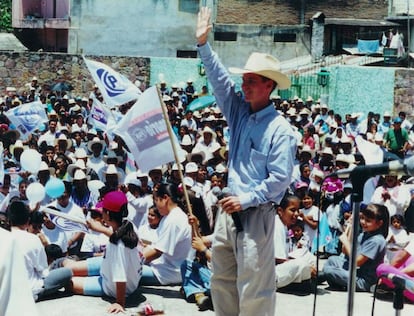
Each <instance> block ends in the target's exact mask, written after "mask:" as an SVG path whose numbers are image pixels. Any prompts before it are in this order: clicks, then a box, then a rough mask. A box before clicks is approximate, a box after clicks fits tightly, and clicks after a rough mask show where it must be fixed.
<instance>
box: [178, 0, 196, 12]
mask: <svg viewBox="0 0 414 316" xmlns="http://www.w3.org/2000/svg"><path fill="white" fill-rule="evenodd" d="M199 3H200V1H199V0H179V1H178V11H182V12H188V13H198V10H199Z"/></svg>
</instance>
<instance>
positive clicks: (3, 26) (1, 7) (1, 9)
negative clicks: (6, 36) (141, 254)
mask: <svg viewBox="0 0 414 316" xmlns="http://www.w3.org/2000/svg"><path fill="white" fill-rule="evenodd" d="M12 30H13V28H12V0H1V1H0V32H11V31H12Z"/></svg>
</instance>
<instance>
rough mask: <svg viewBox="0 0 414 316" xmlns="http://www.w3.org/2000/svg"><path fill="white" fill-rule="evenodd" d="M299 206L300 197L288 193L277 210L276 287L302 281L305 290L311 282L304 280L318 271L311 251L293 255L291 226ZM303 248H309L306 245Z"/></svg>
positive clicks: (275, 243)
mask: <svg viewBox="0 0 414 316" xmlns="http://www.w3.org/2000/svg"><path fill="white" fill-rule="evenodd" d="M299 207H300V199H299V198H298V197H297V196H294V195H286V196H285V197H284V198H283V199H282V201H281V202H280V204H279V206H278V207H277V210H276V211H277V215H276V217H275V233H274V247H275V261H276V267H275V271H276V287H277V288H278V289H280V288H283V287H286V286H288V285H290V284H292V283H300V285H302V286H303V290H307V291H310V282H304V281H309V280H310V278H311V276H312V275H313V274H314V273H315V272H316V270H315V268H314V257H313V255H312V254H311V253H310V252H309V251H302V252H297V253H295V255H294V256H292V254H293V253H291V250H292V249H290V247H289V246H290V243H289V227H291V226H292V225H295V223H296V221H297V217H298V215H299ZM303 249H306V250H307V248H306V247H305V248H303ZM289 254H291V255H289ZM299 287H300V286H299Z"/></svg>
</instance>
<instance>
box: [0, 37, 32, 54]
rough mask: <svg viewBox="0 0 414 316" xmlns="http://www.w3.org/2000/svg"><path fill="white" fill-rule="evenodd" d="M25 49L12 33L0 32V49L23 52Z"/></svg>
mask: <svg viewBox="0 0 414 316" xmlns="http://www.w3.org/2000/svg"><path fill="white" fill-rule="evenodd" d="M27 50H28V49H27V47H26V46H24V45H23V44H22V43H21V42H20V41H19V40H18V39H17V37H16V36H14V34H12V33H0V51H13V52H24V51H27Z"/></svg>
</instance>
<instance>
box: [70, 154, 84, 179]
mask: <svg viewBox="0 0 414 316" xmlns="http://www.w3.org/2000/svg"><path fill="white" fill-rule="evenodd" d="M79 169H80V170H82V171H83V172H85V173H86V172H87V168H86V165H85V161H84V160H82V159H78V160H76V161H75V163H71V164H70V165H68V168H67V172H68V174H69V176H71V177H72V178H74V176H75V172H76V170H79Z"/></svg>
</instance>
